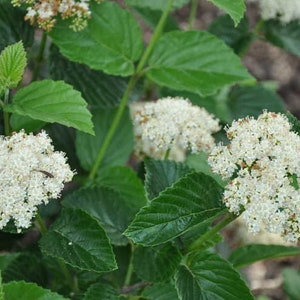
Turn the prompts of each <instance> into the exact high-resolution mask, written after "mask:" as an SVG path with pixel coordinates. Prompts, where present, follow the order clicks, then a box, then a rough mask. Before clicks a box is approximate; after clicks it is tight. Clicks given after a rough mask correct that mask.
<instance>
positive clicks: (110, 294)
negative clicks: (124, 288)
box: [83, 283, 119, 300]
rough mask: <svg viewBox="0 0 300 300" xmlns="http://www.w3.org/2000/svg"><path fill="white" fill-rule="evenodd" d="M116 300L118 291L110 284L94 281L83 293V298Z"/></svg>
mask: <svg viewBox="0 0 300 300" xmlns="http://www.w3.org/2000/svg"><path fill="white" fill-rule="evenodd" d="M102 299H103V300H117V299H119V293H118V292H117V290H116V289H115V288H113V287H112V286H111V285H110V284H108V283H105V284H102V283H96V284H93V285H91V286H90V287H89V288H88V290H87V291H86V292H85V294H84V298H83V300H102Z"/></svg>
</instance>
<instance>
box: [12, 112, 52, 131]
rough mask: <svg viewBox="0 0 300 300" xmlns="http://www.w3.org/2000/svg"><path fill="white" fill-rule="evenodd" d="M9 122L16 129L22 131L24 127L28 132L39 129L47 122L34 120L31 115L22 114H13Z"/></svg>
mask: <svg viewBox="0 0 300 300" xmlns="http://www.w3.org/2000/svg"><path fill="white" fill-rule="evenodd" d="M9 122H10V126H11V128H12V129H13V130H14V131H20V130H21V129H24V130H25V131H26V132H34V131H37V130H39V129H41V128H42V127H43V126H45V125H46V122H43V121H40V120H34V119H32V118H30V117H27V116H21V115H18V114H12V115H11V117H10V119H9Z"/></svg>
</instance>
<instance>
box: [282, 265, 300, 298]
mask: <svg viewBox="0 0 300 300" xmlns="http://www.w3.org/2000/svg"><path fill="white" fill-rule="evenodd" d="M282 276H283V289H284V291H285V292H286V294H287V295H288V297H289V300H298V299H299V295H300V285H299V282H300V274H299V272H297V271H296V270H293V269H291V268H287V269H284V270H283V272H282Z"/></svg>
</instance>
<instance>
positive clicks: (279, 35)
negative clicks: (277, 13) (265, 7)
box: [263, 20, 300, 57]
mask: <svg viewBox="0 0 300 300" xmlns="http://www.w3.org/2000/svg"><path fill="white" fill-rule="evenodd" d="M263 30H264V33H265V37H266V39H267V40H268V41H269V42H271V43H272V44H273V45H275V46H278V47H280V48H282V49H284V50H286V51H288V52H291V53H293V54H295V55H297V56H299V57H300V24H299V21H298V20H296V21H292V22H290V23H288V24H281V23H280V22H279V21H276V20H269V21H265V22H264V26H263Z"/></svg>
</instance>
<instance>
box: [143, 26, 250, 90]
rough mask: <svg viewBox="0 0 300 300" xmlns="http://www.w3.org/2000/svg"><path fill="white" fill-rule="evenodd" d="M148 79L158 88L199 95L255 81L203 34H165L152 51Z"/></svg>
mask: <svg viewBox="0 0 300 300" xmlns="http://www.w3.org/2000/svg"><path fill="white" fill-rule="evenodd" d="M147 75H148V76H149V77H150V79H152V80H153V81H155V82H156V83H157V84H159V85H161V86H167V87H169V88H172V89H175V90H185V91H190V92H194V93H198V94H200V95H208V94H212V93H214V92H216V91H217V90H218V89H220V88H222V87H224V86H226V85H231V84H234V83H237V82H244V81H254V79H253V77H252V76H251V75H250V74H249V73H248V71H247V70H246V68H245V67H244V66H243V65H242V63H241V61H240V59H239V57H238V56H236V55H235V54H234V53H233V51H232V49H231V48H229V47H228V46H227V45H226V44H225V43H224V42H223V41H221V40H219V39H218V38H216V37H215V36H214V35H212V34H210V33H208V32H204V31H185V32H180V31H173V32H170V33H166V34H164V35H163V36H162V37H161V38H160V39H159V40H158V42H157V44H156V45H155V47H154V49H153V53H152V55H151V57H150V59H149V68H148V69H147Z"/></svg>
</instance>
